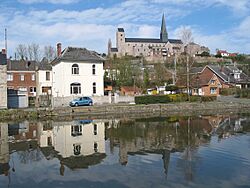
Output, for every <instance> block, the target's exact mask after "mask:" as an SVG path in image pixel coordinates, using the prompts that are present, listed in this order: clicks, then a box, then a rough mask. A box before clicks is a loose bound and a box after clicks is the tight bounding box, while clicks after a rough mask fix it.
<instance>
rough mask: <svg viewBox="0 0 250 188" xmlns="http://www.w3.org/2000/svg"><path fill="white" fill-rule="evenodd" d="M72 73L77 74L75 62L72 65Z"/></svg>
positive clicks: (77, 68)
mask: <svg viewBox="0 0 250 188" xmlns="http://www.w3.org/2000/svg"><path fill="white" fill-rule="evenodd" d="M72 74H79V66H78V65H77V64H73V65H72Z"/></svg>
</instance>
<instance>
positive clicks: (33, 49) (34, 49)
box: [28, 43, 40, 61]
mask: <svg viewBox="0 0 250 188" xmlns="http://www.w3.org/2000/svg"><path fill="white" fill-rule="evenodd" d="M28 59H29V60H34V61H39V59H40V47H39V44H36V43H32V44H30V45H28Z"/></svg>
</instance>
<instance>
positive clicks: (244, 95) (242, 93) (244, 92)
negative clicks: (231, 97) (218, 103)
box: [236, 89, 250, 99]
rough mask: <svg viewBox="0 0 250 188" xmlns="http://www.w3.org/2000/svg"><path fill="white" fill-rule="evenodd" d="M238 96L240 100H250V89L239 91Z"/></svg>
mask: <svg viewBox="0 0 250 188" xmlns="http://www.w3.org/2000/svg"><path fill="white" fill-rule="evenodd" d="M236 95H237V96H238V97H240V98H248V99H250V89H237V92H236Z"/></svg>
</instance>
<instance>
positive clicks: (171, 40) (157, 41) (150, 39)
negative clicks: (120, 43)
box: [125, 38, 182, 44]
mask: <svg viewBox="0 0 250 188" xmlns="http://www.w3.org/2000/svg"><path fill="white" fill-rule="evenodd" d="M125 42H142V43H166V42H163V41H162V40H161V39H152V38H125ZM168 42H170V43H175V44H182V41H181V40H179V39H168Z"/></svg>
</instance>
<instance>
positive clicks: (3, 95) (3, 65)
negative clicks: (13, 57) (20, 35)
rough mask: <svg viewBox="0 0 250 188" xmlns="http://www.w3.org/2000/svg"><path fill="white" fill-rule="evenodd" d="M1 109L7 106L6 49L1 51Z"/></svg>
mask: <svg viewBox="0 0 250 188" xmlns="http://www.w3.org/2000/svg"><path fill="white" fill-rule="evenodd" d="M0 96H1V97H0V109H6V108H7V57H6V52H5V49H3V50H2V52H0Z"/></svg>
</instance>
